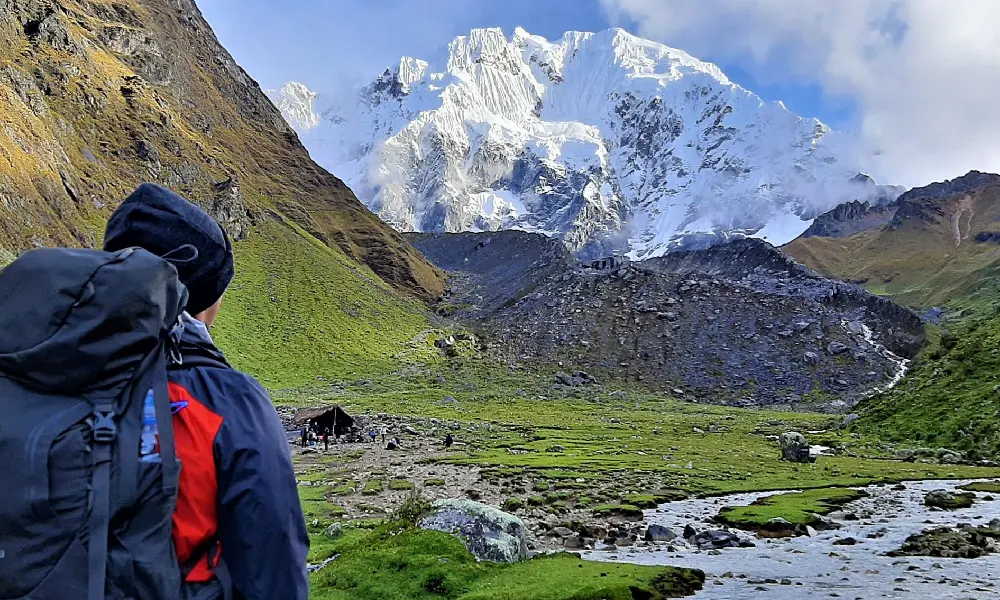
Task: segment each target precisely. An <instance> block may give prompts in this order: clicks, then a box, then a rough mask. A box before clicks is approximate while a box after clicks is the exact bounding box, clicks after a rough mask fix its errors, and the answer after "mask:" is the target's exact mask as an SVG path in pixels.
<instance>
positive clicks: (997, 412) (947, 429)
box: [858, 285, 1000, 456]
mask: <svg viewBox="0 0 1000 600" xmlns="http://www.w3.org/2000/svg"><path fill="white" fill-rule="evenodd" d="M983 292H989V293H991V294H992V295H993V299H991V301H989V302H980V303H978V304H977V303H975V302H974V301H973V300H974V298H963V299H960V300H958V301H956V304H964V305H965V309H964V310H965V312H963V313H961V314H962V315H963V316H961V317H956V318H954V319H952V320H950V321H948V322H947V324H946V326H945V328H944V329H943V330H937V331H936V332H935V334H936V335H934V336H932V338H933V341H932V342H931V344H930V345H929V346H928V347H927V348H926V349H925V350H924V352H923V354H921V356H920V357H919V358H918V359H917V361H916V362H915V364H914V367H913V370H912V371H911V372H910V374H909V375H908V376H907V377H906V379H904V380H903V382H902V383H901V384H900V385H899V386H897V387H896V388H895V389H893V390H891V391H889V392H887V393H884V394H880V395H878V396H875V397H873V398H871V399H870V400H868V401H867V402H866V403H865V404H864V405H863V407H862V415H863V416H864V418H863V419H861V420H859V421H858V426H859V429H860V430H863V431H867V432H870V433H877V434H879V435H881V436H882V437H883V438H885V439H888V440H894V441H897V442H909V443H911V444H912V445H914V446H919V447H929V448H931V449H936V448H939V447H942V446H943V447H947V448H952V449H956V450H961V451H964V452H970V453H971V455H972V456H996V455H1000V427H998V425H1000V303H998V302H997V301H996V299H997V298H1000V295H998V294H1000V289H998V288H997V286H996V285H993V286H992V289H988V290H987V289H984V290H983ZM983 295H985V294H983Z"/></svg>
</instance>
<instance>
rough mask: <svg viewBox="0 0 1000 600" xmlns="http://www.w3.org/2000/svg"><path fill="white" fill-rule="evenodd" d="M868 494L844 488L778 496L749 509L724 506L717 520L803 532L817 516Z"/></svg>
mask: <svg viewBox="0 0 1000 600" xmlns="http://www.w3.org/2000/svg"><path fill="white" fill-rule="evenodd" d="M867 495H868V494H866V493H865V492H863V491H860V490H852V489H847V488H826V489H817V490H806V491H803V492H791V493H787V494H777V495H774V496H768V497H766V498H761V499H759V500H757V501H756V502H754V503H753V504H750V505H749V506H735V507H734V506H727V507H724V508H722V510H720V511H719V515H718V516H717V517H716V520H717V521H718V522H719V523H721V524H723V525H726V526H729V527H736V528H738V529H746V530H750V531H775V532H788V533H804V532H803V531H802V529H803V528H804V527H805V526H807V525H808V526H813V525H817V524H818V523H819V521H820V519H819V516H820V515H827V514H829V513H831V512H833V511H834V510H836V509H838V508H840V507H842V506H843V505H845V504H847V503H849V502H853V501H855V500H859V499H861V498H864V497H866V496H867ZM776 520H780V521H776ZM782 521H783V522H782Z"/></svg>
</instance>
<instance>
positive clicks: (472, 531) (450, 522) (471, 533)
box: [420, 499, 528, 563]
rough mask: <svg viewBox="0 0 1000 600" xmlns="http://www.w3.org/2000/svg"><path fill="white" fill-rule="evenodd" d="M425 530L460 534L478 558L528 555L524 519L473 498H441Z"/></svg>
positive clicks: (499, 559) (512, 559) (493, 559)
mask: <svg viewBox="0 0 1000 600" xmlns="http://www.w3.org/2000/svg"><path fill="white" fill-rule="evenodd" d="M420 527H421V528H422V529H427V530H433V531H443V532H445V533H451V534H453V535H455V536H457V537H458V538H459V539H461V540H462V541H463V542H464V543H465V547H466V548H468V549H469V552H471V553H472V554H473V555H474V556H475V557H476V558H478V559H480V560H488V561H491V562H505V563H509V562H517V561H520V560H523V559H525V558H527V557H528V539H527V529H526V528H525V526H524V522H523V521H522V520H521V519H519V518H517V517H515V516H514V515H511V514H508V513H505V512H503V511H502V510H500V509H498V508H495V507H493V506H489V505H487V504H482V503H480V502H474V501H472V500H460V499H448V500H438V501H437V502H435V503H434V508H433V510H432V512H431V513H430V515H428V516H427V517H424V518H423V519H422V520H421V521H420Z"/></svg>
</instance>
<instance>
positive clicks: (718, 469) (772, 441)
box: [276, 361, 1000, 600]
mask: <svg viewBox="0 0 1000 600" xmlns="http://www.w3.org/2000/svg"><path fill="white" fill-rule="evenodd" d="M453 364H454V365H455V366H454V367H453V368H447V367H446V368H444V370H441V371H435V372H430V371H425V370H421V369H413V370H410V371H408V372H404V373H400V374H396V375H394V376H392V377H388V378H379V379H375V380H363V381H357V382H353V383H346V382H342V383H335V384H331V385H330V386H329V387H327V388H325V389H313V390H308V391H301V390H300V391H286V392H284V393H279V394H277V395H276V401H277V402H278V403H279V405H285V406H286V407H305V406H317V405H325V404H339V405H341V406H343V407H344V408H346V409H347V411H348V412H349V413H350V414H352V415H354V416H355V417H356V418H358V419H359V421H360V422H365V423H366V424H367V425H366V427H367V426H369V425H370V426H374V427H376V428H379V427H381V426H383V425H384V426H385V427H386V428H387V429H388V430H389V432H390V435H393V434H395V435H399V437H400V439H401V442H402V443H401V448H400V449H399V450H387V449H385V447H384V445H383V444H382V443H381V440H379V441H377V442H376V443H357V444H334V445H331V446H330V449H329V450H328V451H327V450H325V449H324V448H323V447H322V446H318V447H315V448H310V449H308V450H303V449H301V448H298V447H295V448H293V453H294V457H295V462H296V467H297V471H298V477H299V480H300V495H301V496H302V499H303V504H304V507H305V510H306V513H307V520H308V521H309V523H310V531H311V532H312V533H313V535H314V550H313V555H312V557H311V560H312V562H314V563H320V562H321V561H323V560H324V559H328V558H330V557H331V556H338V558H337V559H336V560H342V558H343V557H342V556H340V555H338V553H337V552H336V551H334V550H333V548H336V547H337V544H343V543H345V542H338V541H337V539H338V538H336V537H335V538H331V537H329V536H328V535H327V534H328V533H331V531H330V526H331V525H333V524H334V523H339V524H341V526H342V528H343V530H344V531H345V532H346V533H345V536H347V538H348V539H350V536H351V535H361V533H362V532H364V531H366V530H367V529H366V528H370V527H373V526H374V524H375V523H379V522H385V521H392V520H393V519H394V518H395V517H394V511H397V510H398V509H399V507H400V506H402V505H404V503H406V502H407V501H408V500H410V499H412V498H416V497H420V498H423V499H427V500H434V499H439V498H456V497H458V498H472V499H478V500H480V501H482V502H485V503H488V504H492V505H494V506H501V507H503V508H504V510H506V511H508V512H510V513H513V514H515V515H517V516H519V517H521V518H522V519H523V520H524V521H525V523H526V525H527V527H528V531H529V542H530V544H531V548H532V549H534V550H537V551H550V550H571V551H574V552H576V551H587V549H594V548H596V549H599V550H605V551H610V552H613V551H614V546H611V547H608V546H605V545H604V544H603V543H601V542H595V541H593V540H591V539H589V537H586V535H585V534H589V533H592V532H594V531H600V532H601V533H602V534H603V533H604V532H605V531H611V532H615V531H616V530H617V531H618V532H619V534H618V535H622V536H625V538H623V539H625V540H626V541H623V542H622V543H623V545H628V548H629V549H628V551H629V552H630V553H632V552H635V553H639V556H645V557H648V556H652V555H654V554H655V553H656V552H659V553H660V554H655V555H656V556H660V557H661V558H659V559H657V560H655V561H653V560H650V559H648V558H638V559H636V560H633V559H632V557H633V556H634V555H633V554H627V555H620V556H618V559H620V560H625V561H627V562H642V563H645V564H671V555H670V554H668V553H666V552H665V549H664V546H663V544H660V543H653V542H643V541H641V539H638V540H637V539H635V538H633V537H632V536H636V535H637V534H638V535H639V536H641V533H642V531H643V530H644V529H645V526H646V524H647V523H652V522H655V514H656V512H654V511H653V510H651V509H654V508H655V507H656V505H657V504H658V503H661V502H663V501H665V500H668V499H671V500H681V499H683V498H685V497H704V496H708V497H712V496H719V495H723V494H733V493H746V492H759V491H767V490H789V489H806V488H823V487H829V486H841V487H857V486H866V485H870V484H880V483H881V484H884V483H887V482H898V481H910V480H937V479H973V478H986V477H997V476H1000V469H996V468H987V467H978V466H967V465H947V464H936V461H931V460H924V461H919V460H918V461H916V462H903V461H899V460H894V459H893V458H892V457H893V455H894V450H895V448H892V447H890V446H888V445H886V444H884V443H883V442H881V441H880V440H879V439H878V438H877V437H875V436H869V435H865V436H862V435H859V434H856V433H848V432H845V431H843V430H842V429H840V427H839V425H840V422H841V419H842V418H841V417H835V416H831V415H823V414H809V413H787V412H774V411H763V410H743V409H735V408H729V407H719V406H709V405H700V404H694V403H687V402H681V401H677V400H674V399H669V398H666V397H664V396H662V395H655V394H652V393H650V392H645V391H637V390H634V389H628V390H622V389H613V388H601V387H598V386H589V387H584V388H563V387H560V386H553V385H552V384H551V383H550V382H549V380H547V379H541V378H539V377H535V376H528V375H525V374H521V373H512V372H510V371H508V370H506V369H492V368H488V366H486V365H482V364H476V363H475V362H474V361H473V362H470V363H468V364H462V365H458V364H455V363H453ZM285 410H288V409H285ZM786 431H799V432H802V433H803V434H805V435H806V436H807V438H808V439H809V442H810V443H811V444H814V445H818V446H824V447H826V448H829V449H830V450H829V451H828V452H830V453H832V455H829V456H825V455H824V456H820V457H819V459H818V460H817V461H816V462H815V463H812V464H808V463H807V464H796V463H789V462H784V461H781V460H780V450H779V448H778V445H777V441H776V439H777V436H778V435H780V434H781V433H784V432H786ZM448 432H451V433H452V434H453V435H454V438H455V440H456V443H455V445H454V446H453V447H451V448H449V449H445V448H444V446H443V444H442V439H443V438H444V436H445V435H446V433H448ZM682 502H683V501H682ZM682 505H683V504H679V505H678V506H682ZM670 506H672V504H668V505H667V506H666V509H667V510H668V511H669V507H670ZM644 508H645V509H647V510H646V511H645V513H644V512H643V510H642V509H644ZM657 512H658V511H657ZM687 516H688V514H687V513H685V517H687ZM700 518H701V516H698V515H695V514H694V513H690V520H691V522H692V524H694V525H695V526H696V527H699V528H701V527H705V524H704V523H701V524H698V523H697V521H698V520H699V519H700ZM560 526H565V527H566V528H567V530H573V531H574V532H576V533H578V535H565V534H566V530H560V531H563V533H564V535H558V534H556V533H553V532H554V531H556V528H557V527H560ZM674 526H676V524H675V525H674ZM715 528H716V529H717V528H718V526H716V527H715ZM579 532H583V534H584V535H579ZM677 533H680V532H677ZM338 534H339V528H335V533H334V535H338ZM597 535H601V534H597ZM611 537H612V538H613V537H614V535H611ZM740 551H741V550H739V549H732V550H726V552H727V553H738V552H740ZM651 553H653V554H651ZM605 555H606V557H607V556H608V555H607V552H606V553H605ZM590 558H600V556H598V555H592V556H590ZM682 558H683V560H679V561H678V562H680V563H682V564H683V566H686V567H695V568H703V569H705V570H710V569H707V568H706V567H707V566H708V565H709V564H710V563H707V562H706V563H705V564H704V565H703V564H701V563H700V561H701V559H700V558H698V555H692V556H687V557H682ZM372 559H373V560H374V559H375V558H374V557H373V558H372ZM790 560H792V561H794V560H795V559H794V558H792V559H790ZM335 563H336V561H334V563H331V564H335ZM553 564H554V563H553ZM573 564H576V563H573ZM713 564H714V563H713ZM573 568H577V567H573ZM588 568H589V567H588ZM651 568H652V567H651ZM657 568H659V567H657ZM324 572H326V569H321V570H319V571H317V573H316V574H315V575H314V578H315V580H314V581H315V582H316V583H317V584H319V583H320V582H322V586H323V588H332V589H337V586H338V585H340V584H338V583H337V581H341V580H338V579H337V578H334V581H333V583H332V584H331V580H330V576H328V575H327V576H325V575H323V573H324ZM588 572H589V571H588ZM511 573H513V572H511ZM720 574H721V573H716V574H715V575H716V576H718V575H720ZM598 575H599V574H595V575H594V577H595V578H594V579H593V580H592V583H593V584H594V585H596V587H595V588H594V589H595V590H600V589H602V588H601V585H603V584H602V582H601V580H602V579H605V578H602V577H599V576H598ZM414 576H415V577H416V576H417V575H416V574H415V575H414ZM421 576H422V575H421ZM639 576H640V577H642V576H645V577H646V578H647V581H649V580H651V579H650V578H651V577H653V576H654V572H653V571H650V572H648V573H646V574H645V575H642V574H640V575H639ZM491 577H498V578H500V579H501V580H502V579H503V578H504V577H505V575H503V574H502V573H496V574H493V575H491ZM605 581H606V582H607V580H605ZM341 583H343V581H341ZM510 583H511V584H512V585H513V588H512V589H514V590H515V591H514V592H512V594H514V595H511V596H509V597H511V598H514V597H517V598H522V599H528V598H539V599H540V598H552V599H553V600H559V599H561V598H570V597H575V596H572V595H571V594H570V595H559V594H558V593H557V594H555V595H552V593H549V592H546V594H544V595H537V594H536V592H531V593H529V592H528V590H521V591H520V592H518V591H517V584H516V582H510ZM608 583H610V582H608ZM345 585H346V584H345ZM463 585H464V586H465V587H462V586H463ZM456 586H457V588H456V589H459V588H460V589H467V590H468V589H472V587H471V586H473V584H472V583H469V582H466V583H460V582H457V583H456ZM317 589H320V588H317ZM456 589H452V590H451V591H450V592H449V593H447V594H435V593H432V592H428V591H426V590H424V591H422V592H420V593H421V594H423V595H418V596H414V597H421V598H443V597H465V596H460V595H459V594H458V593H457V592H456ZM595 593H596V595H594V596H587V597H593V598H605V597H618V596H615V595H613V594H611V592H608V594H606V595H601V593H603V592H595ZM316 594H317V595H316V597H320V598H326V597H330V598H341V597H343V598H354V597H356V598H362V597H365V596H364V594H360V595H357V594H356V595H353V596H352V595H350V594H347V595H332V596H327V595H323V592H321V591H317V592H316ZM517 594H521V595H517ZM532 594H536V595H532ZM470 597H480V596H470ZM482 597H483V598H492V597H493V596H482ZM497 597H507V596H497ZM624 597H625V598H628V597H629V596H624ZM650 597H653V596H650ZM719 597H725V596H719Z"/></svg>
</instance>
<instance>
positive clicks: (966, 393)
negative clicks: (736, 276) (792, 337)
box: [784, 186, 1000, 455]
mask: <svg viewBox="0 0 1000 600" xmlns="http://www.w3.org/2000/svg"><path fill="white" fill-rule="evenodd" d="M918 202H920V203H921V205H922V206H921V208H923V209H924V210H923V211H922V216H921V218H908V219H906V220H904V222H903V223H902V226H900V227H898V228H896V229H889V228H878V229H872V230H869V231H865V232H862V233H859V234H856V235H854V236H851V237H848V238H842V239H833V238H805V239H799V240H796V241H794V242H792V243H791V244H789V245H788V246H786V247H785V248H784V249H785V250H786V251H787V252H788V253H789V254H791V255H792V256H794V257H795V258H796V259H797V260H799V261H800V262H803V263H805V264H807V265H808V266H810V267H811V268H813V269H816V270H818V271H819V272H821V273H824V274H826V275H830V276H834V277H839V278H842V279H849V280H855V281H864V282H865V283H864V285H865V286H866V287H867V288H868V289H869V290H871V291H873V292H875V293H878V294H883V295H888V296H891V297H892V298H893V299H894V300H896V301H897V302H900V303H901V304H906V305H909V306H912V307H914V308H917V309H920V308H927V307H931V306H941V307H944V308H945V309H946V311H947V314H948V318H947V320H946V321H945V323H944V324H943V325H942V328H941V330H938V329H937V328H931V329H932V332H931V333H932V335H930V336H929V339H930V340H931V343H930V345H929V346H928V347H927V348H926V349H925V350H924V352H923V353H922V354H921V356H920V357H918V359H917V360H916V361H915V363H914V365H913V368H912V370H911V372H910V374H909V375H908V376H907V378H906V379H905V380H904V381H903V382H902V383H901V384H900V385H899V386H898V387H897V388H896V389H894V390H892V391H890V392H888V393H885V394H881V395H878V396H875V397H874V398H872V399H870V400H869V401H867V402H866V403H865V404H864V405H862V407H861V413H862V414H863V415H864V418H863V419H862V420H860V421H858V423H857V425H856V429H858V430H860V431H864V432H867V433H871V434H878V435H881V436H882V437H884V438H885V439H888V440H892V441H896V442H899V443H905V444H908V445H915V446H933V447H935V448H936V447H939V446H948V447H952V448H956V449H959V450H964V451H972V452H973V453H974V455H975V454H980V455H996V454H998V453H1000V435H998V433H997V430H998V428H997V424H998V422H1000V402H998V392H997V385H998V384H1000V357H998V355H997V352H998V347H1000V346H998V345H1000V312H998V309H997V307H998V306H1000V294H998V291H1000V286H998V277H1000V247H998V246H997V244H996V243H995V242H985V243H981V242H976V241H975V239H974V238H975V236H976V234H977V233H979V232H993V231H996V230H997V220H998V217H1000V191H998V190H997V189H996V186H987V187H985V188H981V189H980V190H978V191H976V192H974V193H973V194H971V195H965V194H961V195H956V196H952V197H951V198H948V199H937V200H920V201H918ZM962 206H964V207H965V208H971V211H966V212H963V213H962V215H963V216H962V218H961V219H960V220H959V223H960V233H961V239H960V240H957V239H956V235H955V223H954V216H955V215H956V214H957V211H959V208H960V207H962ZM911 214H912V213H911ZM969 214H971V215H972V216H971V218H969V217H968V215H969Z"/></svg>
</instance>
